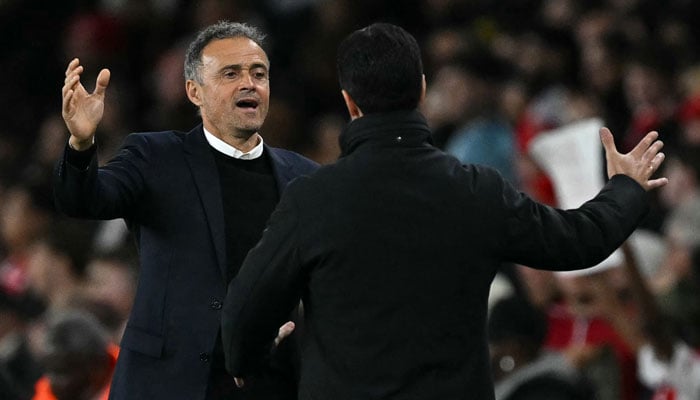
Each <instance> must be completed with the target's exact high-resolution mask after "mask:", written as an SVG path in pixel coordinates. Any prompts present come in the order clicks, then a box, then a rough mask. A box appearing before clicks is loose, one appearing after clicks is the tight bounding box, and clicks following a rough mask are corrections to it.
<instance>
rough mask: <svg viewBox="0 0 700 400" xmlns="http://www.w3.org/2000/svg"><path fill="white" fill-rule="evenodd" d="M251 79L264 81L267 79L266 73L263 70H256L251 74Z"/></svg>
mask: <svg viewBox="0 0 700 400" xmlns="http://www.w3.org/2000/svg"><path fill="white" fill-rule="evenodd" d="M253 77H255V79H258V80H265V79H267V71H264V70H257V71H255V72H253Z"/></svg>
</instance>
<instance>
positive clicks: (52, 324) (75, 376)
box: [42, 311, 112, 400]
mask: <svg viewBox="0 0 700 400" xmlns="http://www.w3.org/2000/svg"><path fill="white" fill-rule="evenodd" d="M108 343H109V342H108V337H107V334H106V332H105V331H104V328H103V327H102V326H101V325H100V323H99V322H98V321H97V320H96V319H95V318H94V317H93V316H92V315H90V314H87V313H83V312H79V311H66V312H64V313H60V314H57V315H54V316H52V318H50V320H49V323H48V327H47V332H46V338H45V347H44V354H43V355H42V364H43V366H44V368H45V371H46V374H47V376H48V377H49V381H50V385H51V390H52V391H53V393H54V395H55V396H56V398H58V399H60V400H63V399H88V398H93V397H92V396H94V395H95V394H96V393H97V392H99V391H100V390H101V389H102V388H103V387H104V386H105V385H106V384H107V383H108V379H109V376H110V375H111V368H112V366H111V362H112V361H111V358H110V356H109V354H108V353H107V346H108Z"/></svg>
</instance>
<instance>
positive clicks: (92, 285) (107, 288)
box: [85, 260, 136, 318]
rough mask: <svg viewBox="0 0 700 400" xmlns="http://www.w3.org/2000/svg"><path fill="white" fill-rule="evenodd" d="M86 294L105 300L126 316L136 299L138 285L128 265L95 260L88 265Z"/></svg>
mask: <svg viewBox="0 0 700 400" xmlns="http://www.w3.org/2000/svg"><path fill="white" fill-rule="evenodd" d="M86 272H87V280H86V282H85V292H86V293H85V294H86V295H87V296H88V297H90V298H93V299H96V300H98V301H101V302H105V303H107V304H109V305H111V306H112V307H114V309H115V310H117V311H118V312H119V314H120V315H121V316H122V317H124V318H126V317H127V316H128V315H129V311H130V310H131V306H132V304H133V300H134V288H135V286H136V282H135V278H134V276H133V273H132V272H131V271H130V270H129V266H128V265H124V264H119V263H118V262H116V261H108V260H94V261H92V262H90V264H88V266H87V271H86Z"/></svg>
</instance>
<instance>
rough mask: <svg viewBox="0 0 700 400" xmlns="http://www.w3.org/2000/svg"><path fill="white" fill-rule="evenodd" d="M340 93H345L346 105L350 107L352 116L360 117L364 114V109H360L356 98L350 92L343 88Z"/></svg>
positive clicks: (354, 117)
mask: <svg viewBox="0 0 700 400" xmlns="http://www.w3.org/2000/svg"><path fill="white" fill-rule="evenodd" d="M340 93H342V94H343V100H345V106H346V107H347V108H348V113H349V114H350V118H351V119H357V118H360V117H361V116H362V115H363V114H362V110H360V107H358V106H357V103H355V100H353V99H352V97H350V93H348V92H346V91H345V90H341V91H340Z"/></svg>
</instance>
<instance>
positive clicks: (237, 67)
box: [219, 63, 268, 72]
mask: <svg viewBox="0 0 700 400" xmlns="http://www.w3.org/2000/svg"><path fill="white" fill-rule="evenodd" d="M256 68H262V69H264V70H265V71H267V70H268V68H267V65H265V64H264V63H252V64H250V65H249V66H248V69H249V70H251V69H256ZM228 69H233V70H236V71H240V70H242V69H243V65H241V64H229V65H224V66H223V67H221V68H220V69H219V72H223V71H226V70H228Z"/></svg>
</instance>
